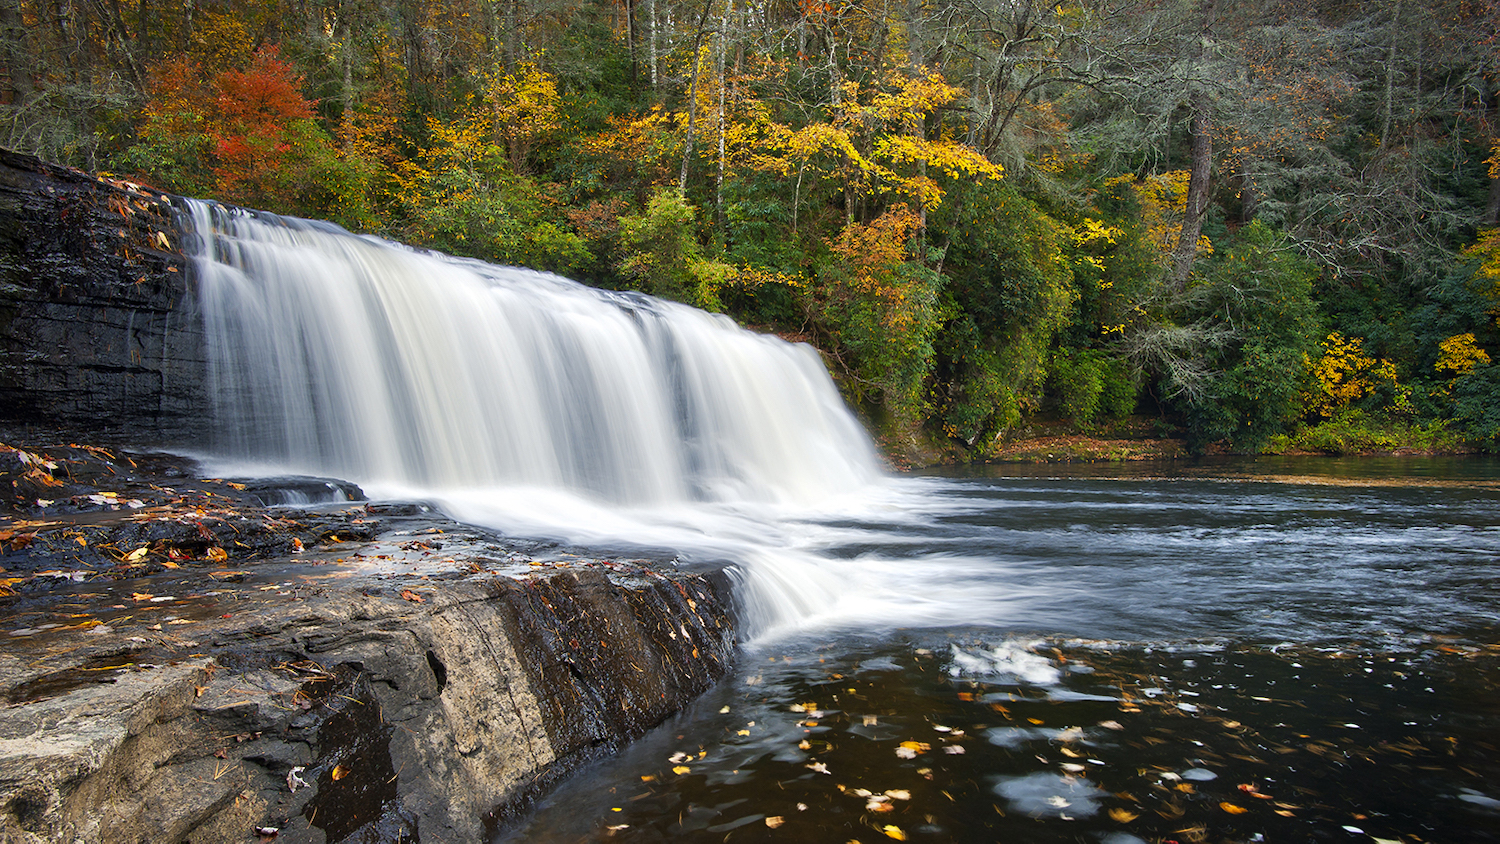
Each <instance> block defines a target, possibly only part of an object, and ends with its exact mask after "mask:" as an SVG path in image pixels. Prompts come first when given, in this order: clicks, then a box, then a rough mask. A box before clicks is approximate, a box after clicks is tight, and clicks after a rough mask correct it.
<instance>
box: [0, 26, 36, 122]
mask: <svg viewBox="0 0 1500 844" xmlns="http://www.w3.org/2000/svg"><path fill="white" fill-rule="evenodd" d="M0 49H3V50H4V52H0V75H3V76H4V80H3V83H0V84H3V85H4V86H5V87H3V88H0V104H3V105H21V104H23V103H25V102H26V101H27V100H29V99H31V94H32V92H33V91H34V90H35V85H34V83H33V82H32V78H31V65H30V63H29V62H28V61H27V50H26V25H25V21H24V20H23V19H22V17H21V4H20V2H19V0H0Z"/></svg>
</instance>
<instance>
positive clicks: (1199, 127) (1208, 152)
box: [1171, 0, 1219, 290]
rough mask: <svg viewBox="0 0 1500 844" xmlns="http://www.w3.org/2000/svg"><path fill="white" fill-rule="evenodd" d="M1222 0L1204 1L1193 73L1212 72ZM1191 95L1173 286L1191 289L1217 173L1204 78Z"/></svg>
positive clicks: (1210, 101) (1193, 85) (1197, 81)
mask: <svg viewBox="0 0 1500 844" xmlns="http://www.w3.org/2000/svg"><path fill="white" fill-rule="evenodd" d="M1218 11H1219V0H1204V3H1203V7H1202V17H1201V23H1200V25H1199V31H1198V39H1197V42H1196V43H1195V44H1194V46H1193V50H1192V52H1193V62H1192V64H1193V73H1194V74H1203V73H1207V72H1208V61H1207V58H1208V53H1209V44H1210V43H1211V41H1212V39H1213V26H1214V19H1215V18H1216V17H1218ZM1189 85H1191V88H1190V91H1191V93H1190V94H1189V96H1188V109H1189V111H1190V112H1191V114H1192V117H1191V120H1190V121H1189V123H1188V135H1189V136H1190V138H1191V140H1192V150H1191V157H1192V161H1191V164H1190V165H1189V167H1190V169H1189V171H1188V195H1187V207H1186V208H1185V209H1184V210H1183V217H1182V234H1181V236H1179V237H1178V238H1177V248H1176V249H1175V250H1173V252H1172V275H1171V282H1172V286H1173V287H1174V288H1176V289H1178V290H1181V289H1183V288H1184V287H1186V286H1187V280H1188V276H1190V275H1192V272H1193V262H1194V261H1195V260H1196V259H1197V257H1198V236H1199V235H1200V234H1202V233H1203V215H1204V212H1206V211H1207V210H1208V180H1209V176H1210V174H1211V173H1212V171H1213V156H1214V148H1213V137H1212V132H1213V128H1214V126H1213V99H1212V97H1210V96H1209V90H1208V87H1209V83H1208V81H1207V80H1204V79H1192V80H1190V81H1189Z"/></svg>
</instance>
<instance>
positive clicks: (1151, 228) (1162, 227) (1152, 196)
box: [1135, 170, 1214, 258]
mask: <svg viewBox="0 0 1500 844" xmlns="http://www.w3.org/2000/svg"><path fill="white" fill-rule="evenodd" d="M1191 178H1192V174H1191V173H1189V172H1188V171H1186V170H1172V171H1170V172H1167V173H1158V174H1157V175H1154V176H1148V177H1146V178H1145V179H1142V180H1141V181H1139V182H1136V183H1135V192H1136V196H1137V197H1139V198H1140V201H1141V219H1142V220H1143V221H1144V222H1145V223H1146V236H1147V237H1149V238H1150V239H1151V242H1152V243H1154V244H1156V248H1158V249H1160V250H1161V252H1162V254H1163V255H1170V254H1172V250H1174V249H1176V248H1177V241H1178V239H1179V238H1181V237H1182V220H1183V217H1184V216H1186V214H1187V194H1188V181H1189V180H1190V179H1191ZM1213 251H1214V248H1213V243H1212V242H1211V241H1210V240H1209V239H1208V238H1207V237H1204V236H1202V235H1199V237H1198V257H1200V258H1202V257H1204V256H1206V255H1211V254H1213Z"/></svg>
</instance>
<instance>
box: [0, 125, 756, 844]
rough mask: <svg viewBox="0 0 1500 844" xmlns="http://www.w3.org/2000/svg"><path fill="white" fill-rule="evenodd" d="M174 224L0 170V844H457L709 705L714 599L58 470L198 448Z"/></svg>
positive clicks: (347, 511) (187, 299)
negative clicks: (176, 447)
mask: <svg viewBox="0 0 1500 844" xmlns="http://www.w3.org/2000/svg"><path fill="white" fill-rule="evenodd" d="M175 202H176V201H175V200H173V199H172V198H170V197H167V196H164V195H162V194H160V193H158V192H155V191H152V190H149V189H146V188H141V187H139V186H135V185H130V184H127V183H123V182H116V181H111V180H104V179H96V178H93V177H91V176H88V175H86V174H83V173H80V172H78V171H74V170H70V169H67V168H62V167H58V166H55V165H51V164H47V163H45V162H42V161H40V160H38V159H34V158H31V157H29V156H23V155H18V154H15V153H11V152H7V151H3V150H0V416H3V417H4V419H3V422H4V423H5V424H7V425H9V426H11V427H10V428H9V429H8V430H7V432H6V433H5V438H6V441H5V445H6V446H7V448H5V449H3V454H0V475H3V484H0V494H3V496H4V498H5V501H4V509H3V510H0V532H3V536H4V542H3V543H0V583H4V584H5V586H4V588H0V606H4V607H5V615H7V616H11V617H12V618H13V619H14V623H13V624H10V625H7V629H6V630H4V631H0V635H3V636H4V637H5V641H6V645H5V647H4V648H3V649H0V691H3V694H4V695H5V701H4V708H3V709H0V841H3V842H7V844H9V842H42V841H49V842H50V841H68V842H71V841H78V842H83V841H88V842H142V841H152V842H167V841H191V842H195V844H199V843H201V844H208V842H242V841H254V840H257V838H258V837H259V838H261V839H262V840H270V836H271V835H272V834H273V833H272V832H271V830H273V829H274V830H275V832H274V836H275V840H276V841H278V842H280V841H293V842H301V841H309V842H323V841H327V842H336V841H345V840H349V841H362V842H363V841H396V840H400V841H418V840H421V841H428V842H433V841H465V842H468V841H479V840H482V839H483V838H484V836H485V835H486V834H487V832H486V830H487V828H488V829H491V830H492V829H493V828H494V827H495V826H497V825H499V824H502V823H503V822H504V820H505V818H506V816H507V812H508V811H510V810H513V808H514V807H516V806H518V805H521V804H522V803H524V801H525V799H526V798H528V797H529V796H530V795H533V794H535V793H537V792H538V791H539V790H540V789H542V788H544V787H545V786H546V785H548V784H549V783H550V782H552V781H553V780H555V779H556V778H557V777H558V776H560V775H561V774H562V773H563V772H565V771H566V770H568V769H569V768H570V767H572V766H573V765H575V764H576V763H578V762H581V761H583V760H584V759H587V758H589V757H590V755H591V754H592V753H595V752H603V751H606V750H609V749H612V748H614V747H617V746H618V745H620V744H621V743H622V742H624V741H626V740H628V739H630V738H632V737H634V736H638V735H640V734H641V733H643V732H644V731H645V730H647V729H649V728H650V727H652V726H654V725H656V724H658V723H660V722H661V721H662V720H664V719H665V718H667V717H668V716H669V715H670V714H672V713H673V712H675V711H677V710H678V709H679V708H681V707H682V706H683V705H684V704H685V703H686V702H687V701H689V700H691V699H692V698H693V697H694V696H696V695H698V694H700V693H702V692H703V691H704V690H706V689H707V688H709V687H710V686H711V685H712V684H713V683H714V682H715V681H716V680H717V679H719V678H720V677H721V676H723V674H724V673H725V672H726V670H727V668H728V664H729V661H730V659H731V656H732V652H733V648H734V642H735V632H734V625H733V620H732V613H731V608H730V605H729V601H728V592H727V582H726V581H725V579H724V578H723V577H721V576H716V575H712V574H710V575H700V574H689V573H684V572H679V571H676V570H675V569H674V568H673V567H672V566H670V565H662V564H660V563H650V562H645V561H628V562H621V561H601V560H584V559H577V558H570V557H568V555H566V554H561V553H552V552H548V553H536V554H532V553H528V552H527V551H526V550H522V551H518V550H516V546H514V545H509V546H507V545H505V540H503V539H501V538H500V537H498V536H497V535H495V534H493V533H490V534H484V533H483V532H482V531H481V532H477V534H475V535H471V542H470V545H469V546H468V547H467V550H464V549H460V550H457V551H455V550H453V549H452V547H450V548H449V549H448V550H447V551H445V552H443V553H439V554H437V555H435V556H434V555H433V554H431V553H430V552H429V551H427V550H421V549H435V548H440V547H441V546H440V545H439V544H438V543H436V542H433V543H430V544H429V543H425V542H424V541H423V540H421V539H414V538H412V537H413V536H414V535H416V533H417V532H418V530H419V528H418V527H417V526H416V525H415V524H414V523H412V521H411V520H413V519H415V520H417V521H418V522H420V525H421V527H420V530H422V531H426V532H428V533H433V534H435V533H445V532H446V533H447V534H452V533H454V532H455V531H458V532H461V531H463V530H467V528H464V527H463V526H458V525H456V523H453V522H451V521H448V520H446V519H442V518H441V517H439V516H437V515H436V514H433V513H431V512H430V511H428V510H426V508H423V507H418V506H415V505H413V506H412V507H410V508H407V509H400V508H397V509H396V510H395V511H392V510H389V509H387V510H385V511H382V510H381V508H379V507H374V506H371V505H367V504H361V503H359V502H357V501H356V502H354V503H352V504H351V505H350V506H348V507H335V508H332V509H330V508H329V507H326V506H325V507H322V508H320V509H315V510H309V511H300V510H292V511H287V510H282V509H277V510H275V511H274V513H273V512H271V511H270V509H269V508H267V507H265V506H263V502H262V501H260V500H258V499H256V498H255V497H254V495H253V494H252V492H253V490H252V491H249V492H247V491H245V488H244V486H243V485H238V484H227V485H224V486H220V487H217V489H219V490H221V492H214V491H212V489H210V485H211V484H210V482H203V481H201V480H198V479H195V478H193V477H192V474H193V467H192V465H191V463H189V462H187V461H180V460H176V459H175V458H171V457H167V456H162V455H146V454H143V453H135V454H130V453H126V452H124V451H120V450H118V449H113V450H109V451H106V450H103V449H98V448H88V447H80V446H70V447H64V446H62V443H66V442H68V441H69V439H70V438H72V437H74V436H77V437H80V438H81V437H85V436H88V437H94V438H95V439H94V440H93V441H94V442H109V443H131V444H132V445H140V444H163V443H166V444H171V443H185V442H195V441H199V440H201V438H202V437H203V435H204V428H205V425H206V423H204V422H203V421H202V420H204V419H205V418H206V415H207V408H208V405H209V401H208V397H207V396H206V389H205V381H204V369H205V354H204V338H203V330H202V327H201V324H200V322H199V321H198V320H197V319H196V316H195V314H194V310H193V301H194V296H195V292H196V291H195V287H194V284H195V282H194V280H193V278H192V265H191V262H190V261H189V260H188V259H186V258H185V257H184V256H183V252H182V245H181V244H180V243H179V242H178V238H179V237H180V235H179V231H180V230H179V228H178V227H177V226H176V225H174V222H173V219H174V214H176V213H178V210H177V207H176V205H175ZM63 432H67V433H63ZM52 446H55V448H48V447H52ZM174 461H175V462H174ZM160 465H167V466H169V467H170V471H169V472H167V473H166V474H153V472H152V469H151V467H152V466H157V467H158V468H159V466H160ZM168 484H170V485H171V487H172V488H167V485H168ZM187 487H192V490H193V495H196V496H197V497H196V498H193V497H191V496H190V495H187V494H185V493H183V492H182V490H183V489H185V488H187ZM152 491H155V492H156V493H160V494H159V495H157V497H156V498H152V497H151V496H152V495H153V494H155V493H153V492H152ZM168 493H170V494H171V495H168ZM39 499H45V500H47V501H48V504H49V505H52V506H49V507H47V508H42V507H40V505H39V503H38V500H39ZM54 502H55V503H54ZM288 524H292V525H298V527H288V526H287V525H288ZM309 526H311V527H309ZM299 529H300V530H301V531H302V532H301V533H298V530H299ZM414 549H417V550H415V551H414ZM529 550H530V551H536V550H537V549H529ZM377 551H384V552H386V553H377ZM445 554H446V556H445ZM414 555H415V556H420V557H421V559H420V560H417V559H416V558H415V556H414ZM377 561H378V562H377ZM419 563H420V564H419ZM32 622H35V623H32ZM11 628H14V629H11ZM304 784H305V785H304ZM261 830H265V833H264V834H261V832H260V831H261Z"/></svg>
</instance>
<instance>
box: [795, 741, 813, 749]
mask: <svg viewBox="0 0 1500 844" xmlns="http://www.w3.org/2000/svg"><path fill="white" fill-rule="evenodd" d="M797 749H798V750H812V742H810V741H808V740H807V739H803V740H802V741H799V742H797Z"/></svg>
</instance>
